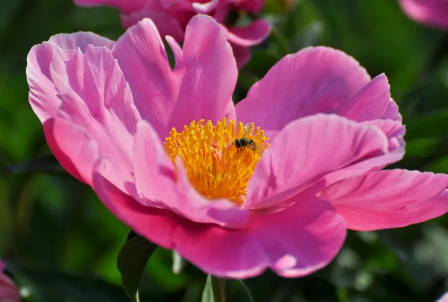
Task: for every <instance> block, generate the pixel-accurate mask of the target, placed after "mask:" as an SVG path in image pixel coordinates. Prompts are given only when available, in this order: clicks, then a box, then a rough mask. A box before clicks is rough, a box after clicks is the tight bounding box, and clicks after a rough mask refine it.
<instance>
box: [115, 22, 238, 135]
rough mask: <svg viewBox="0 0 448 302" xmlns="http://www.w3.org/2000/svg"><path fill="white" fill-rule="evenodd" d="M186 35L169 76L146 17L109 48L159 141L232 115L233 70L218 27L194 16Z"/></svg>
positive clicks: (153, 29)
mask: <svg viewBox="0 0 448 302" xmlns="http://www.w3.org/2000/svg"><path fill="white" fill-rule="evenodd" d="M185 36H186V40H185V43H184V48H183V52H182V55H180V53H178V58H177V59H178V61H177V62H176V69H175V71H174V72H173V71H172V70H171V68H170V66H169V64H168V60H167V57H166V53H165V49H164V47H163V44H162V41H161V40H160V37H159V36H158V33H157V29H156V27H155V26H154V24H153V23H152V21H151V20H149V19H145V20H143V21H141V22H139V24H138V25H136V26H134V27H132V28H131V29H129V30H128V31H127V32H126V33H125V34H124V36H123V37H121V38H120V39H119V40H118V42H117V44H116V46H115V48H114V50H113V53H114V56H115V57H116V58H117V60H118V62H119V64H120V67H121V69H122V70H123V73H124V74H125V77H126V79H127V81H128V82H129V85H130V87H131V90H132V93H133V96H134V102H135V104H136V106H137V108H138V109H139V111H140V114H141V115H142V117H143V118H144V119H145V120H147V121H148V122H149V123H150V124H151V126H153V127H154V129H155V130H156V131H157V133H158V134H159V136H160V137H165V136H167V135H168V133H169V130H170V129H171V128H172V127H175V128H176V129H178V130H181V129H183V126H184V125H187V124H189V123H190V122H191V121H192V120H199V119H206V120H212V121H214V122H216V121H217V120H220V119H222V117H223V116H227V117H228V118H234V117H235V114H234V108H233V106H232V100H231V96H232V92H233V89H234V87H235V83H236V77H237V69H236V66H235V60H234V58H233V55H232V50H231V48H230V46H229V44H228V43H227V41H226V39H225V37H224V34H223V33H222V30H221V27H220V26H219V25H218V24H217V23H216V22H215V21H214V20H213V19H212V18H210V17H208V16H197V17H194V18H193V19H192V20H191V21H190V23H189V25H188V26H187V31H186V35H185Z"/></svg>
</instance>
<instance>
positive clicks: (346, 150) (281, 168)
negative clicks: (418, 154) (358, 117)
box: [244, 114, 388, 208]
mask: <svg viewBox="0 0 448 302" xmlns="http://www.w3.org/2000/svg"><path fill="white" fill-rule="evenodd" d="M387 147H388V145H387V138H386V136H385V135H384V134H383V133H382V132H381V131H380V130H379V129H378V128H377V127H373V126H363V125H360V124H358V123H355V122H352V121H350V120H347V119H346V118H343V117H339V116H337V115H324V114H318V115H314V116H310V117H306V118H302V119H299V120H297V121H294V122H291V123H290V124H288V125H287V126H286V127H285V128H284V129H283V130H282V131H281V132H280V133H279V134H278V135H277V136H276V137H275V139H274V141H273V142H272V144H271V146H270V147H269V148H268V149H266V151H265V152H264V153H263V156H262V157H261V161H260V162H259V164H258V165H257V167H256V169H255V172H254V175H253V176H252V178H251V179H250V181H249V186H248V192H247V200H246V204H245V205H244V207H245V208H265V207H270V206H273V205H275V204H277V203H280V202H283V201H285V200H287V199H289V198H290V197H291V196H294V195H295V194H297V193H298V192H300V191H303V190H305V189H307V188H309V187H311V186H312V185H313V184H315V183H317V182H318V181H320V180H322V179H323V178H324V177H326V176H327V175H328V174H330V173H332V172H334V171H336V172H337V171H338V170H339V169H343V168H345V167H347V166H350V165H353V164H356V163H358V162H362V161H365V160H368V159H369V158H371V157H374V156H379V155H382V154H384V153H385V152H387ZM365 169H367V170H359V171H356V173H358V174H356V175H359V174H361V173H364V172H366V171H368V170H369V167H366V168H365Z"/></svg>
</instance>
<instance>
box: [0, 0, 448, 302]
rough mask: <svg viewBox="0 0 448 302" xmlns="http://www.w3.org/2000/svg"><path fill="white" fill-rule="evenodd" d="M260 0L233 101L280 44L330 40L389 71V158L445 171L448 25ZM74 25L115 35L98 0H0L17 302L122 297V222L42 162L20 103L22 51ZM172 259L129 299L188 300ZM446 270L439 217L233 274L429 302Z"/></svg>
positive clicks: (386, 2)
mask: <svg viewBox="0 0 448 302" xmlns="http://www.w3.org/2000/svg"><path fill="white" fill-rule="evenodd" d="M267 1H268V3H267V4H266V8H265V10H264V17H265V18H267V19H268V20H269V21H270V22H271V23H272V24H273V25H274V27H273V32H272V34H271V36H270V38H269V40H268V41H266V42H265V43H263V44H262V45H260V46H258V47H256V48H254V49H253V50H254V52H253V58H252V60H251V61H250V63H249V64H248V65H247V66H246V67H245V68H244V69H243V70H241V72H240V76H239V81H238V88H237V90H236V92H235V101H238V100H240V99H242V98H243V97H244V96H245V94H246V92H247V90H248V88H249V87H250V86H251V85H252V84H253V83H254V82H255V81H257V80H259V79H260V78H261V77H262V76H263V75H264V74H265V73H266V71H267V70H268V69H269V68H270V67H271V66H272V65H273V64H275V63H276V62H277V61H278V60H279V59H280V58H282V57H283V56H284V55H286V54H288V53H293V52H296V51H298V50H299V49H301V48H304V47H306V46H310V45H327V46H332V47H335V48H338V49H341V50H343V51H345V52H346V53H348V54H350V55H352V56H354V57H355V58H356V59H357V60H359V61H360V63H361V65H363V66H364V67H366V68H367V70H368V71H369V73H370V74H371V75H372V76H376V75H378V74H380V73H383V72H384V73H386V75H387V76H388V78H389V81H390V84H391V87H392V88H391V89H392V96H393V98H394V99H395V100H396V101H397V102H398V103H399V105H400V108H401V112H402V114H403V116H404V122H405V124H406V125H407V135H406V141H407V154H406V156H405V159H404V160H403V161H402V162H400V163H399V164H398V165H396V166H397V167H403V168H407V169H419V170H427V171H434V172H444V173H448V152H447V150H448V60H447V54H448V33H444V32H442V31H437V30H434V29H431V28H427V27H424V26H422V25H419V24H416V23H414V22H412V21H411V20H409V19H408V18H407V17H406V16H405V15H404V14H403V12H402V11H401V10H400V8H399V6H398V4H397V2H396V1H395V0H336V1H335V0H301V1H297V2H296V3H294V4H293V6H292V8H291V9H290V10H287V9H286V8H285V5H284V2H281V0H267ZM75 31H93V32H96V33H98V34H100V35H103V36H106V37H109V38H112V39H116V38H117V37H119V36H120V35H121V34H122V32H123V29H122V28H121V25H120V23H119V13H118V12H117V11H115V10H114V9H111V8H81V7H76V6H74V5H73V4H72V2H71V1H69V0H39V1H36V0H2V1H0V165H1V171H0V253H1V255H2V258H4V259H7V264H8V266H9V269H10V271H11V272H13V273H14V277H15V279H16V281H17V282H18V283H19V284H20V287H21V291H22V294H23V295H24V296H26V298H25V299H24V301H36V302H47V301H73V302H97V301H100V302H101V301H108V302H118V301H128V300H127V298H126V296H125V295H124V293H123V291H122V289H121V288H120V287H119V284H120V275H119V273H118V270H117V269H116V256H117V254H118V252H119V250H120V248H121V246H122V245H123V243H124V242H125V240H126V236H127V234H128V233H129V228H128V227H126V226H125V225H123V224H122V223H120V222H119V221H118V220H117V219H116V218H115V217H113V216H112V214H110V213H109V212H108V211H107V210H106V209H105V208H104V207H103V206H102V204H101V203H100V202H99V201H98V199H97V198H96V196H95V195H94V194H93V193H92V191H91V190H90V188H89V187H87V186H85V185H83V184H81V183H79V182H78V181H76V180H74V179H73V178H71V177H70V176H68V175H65V174H64V173H62V171H61V170H60V168H59V167H58V166H57V164H56V163H54V162H53V161H52V159H51V157H49V156H48V155H50V154H51V152H50V150H49V149H48V147H47V145H46V142H45V139H44V136H43V133H42V127H41V124H40V122H39V121H38V119H37V118H36V116H35V115H34V113H33V112H32V110H31V108H30V106H29V104H28V97H27V94H28V86H27V83H26V76H25V67H26V56H27V53H28V51H29V50H30V48H31V47H32V46H33V45H35V44H38V43H41V42H42V41H45V40H48V38H49V37H50V36H51V35H53V34H56V33H61V32H66V33H68V32H75ZM304 248H306V247H304ZM171 265H172V256H171V252H170V251H165V250H162V249H158V250H157V251H156V252H155V254H154V255H153V256H152V258H151V261H150V263H149V264H148V267H147V270H146V272H145V275H144V278H143V280H142V286H141V288H142V292H143V297H142V302H145V301H156V302H157V301H182V302H189V301H191V302H194V301H199V300H200V296H201V291H202V288H203V286H204V282H205V275H204V274H203V273H201V272H200V271H199V270H198V269H196V268H194V267H193V266H191V265H189V266H187V268H186V270H185V271H184V272H183V273H182V274H180V275H174V274H173V273H172V270H171ZM447 276H448V216H447V215H445V217H441V218H438V219H436V220H433V221H429V222H426V223H423V224H420V225H415V226H411V227H408V228H404V229H395V230H386V231H381V232H368V233H356V232H349V235H348V238H347V241H346V243H345V246H344V248H343V249H342V251H341V253H340V254H339V256H338V257H337V258H336V260H335V261H333V263H331V265H329V266H328V267H326V268H325V269H323V270H321V271H319V272H318V273H316V274H313V275H311V276H308V277H305V278H300V279H283V278H280V277H278V276H276V275H275V274H273V273H270V272H267V273H265V274H264V275H262V276H260V277H257V278H253V279H249V280H247V281H246V285H247V286H248V287H249V288H250V289H251V291H252V294H253V296H254V299H255V301H257V302H281V301H285V302H299V301H300V302H302V301H303V302H304V301H310V302H311V301H313V302H314V301H315V302H318V301H319V302H324V301H325V302H326V301H328V302H330V301H340V302H347V301H350V302H352V301H353V302H371V301H372V302H373V301H386V302H387V301H390V302H400V301H403V302H414V301H415V302H425V301H428V302H429V301H434V300H435V299H436V298H437V297H439V296H440V295H441V294H442V293H443V292H444V291H446V290H448V278H447ZM229 288H230V290H231V292H232V294H231V295H230V297H229V298H230V299H229V301H243V302H244V301H249V300H248V299H247V298H246V295H245V293H244V289H243V287H242V285H241V284H240V283H239V282H238V281H232V282H230V285H229Z"/></svg>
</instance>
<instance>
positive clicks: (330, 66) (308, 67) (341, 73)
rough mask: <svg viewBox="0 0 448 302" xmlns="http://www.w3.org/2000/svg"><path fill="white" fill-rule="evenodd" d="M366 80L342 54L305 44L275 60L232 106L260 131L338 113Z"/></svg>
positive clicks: (363, 71)
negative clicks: (314, 116)
mask: <svg viewBox="0 0 448 302" xmlns="http://www.w3.org/2000/svg"><path fill="white" fill-rule="evenodd" d="M369 81H370V77H369V75H368V74H367V73H366V71H365V69H364V68H362V67H360V66H359V63H358V62H357V61H355V60H354V59H353V58H352V57H350V56H348V55H346V54H345V53H343V52H341V51H338V50H334V49H331V48H327V47H309V48H306V49H304V50H301V51H299V52H298V53H296V54H294V55H289V56H286V57H285V58H283V59H282V60H281V61H280V62H278V63H277V64H276V65H275V66H274V67H272V68H271V70H270V71H269V72H268V73H267V74H266V76H265V77H264V78H263V79H261V80H260V81H259V82H257V83H256V84H255V85H254V86H252V88H251V89H250V91H249V93H248V96H247V98H246V99H244V100H243V101H241V102H240V103H238V105H237V106H236V112H237V118H238V120H239V121H242V122H244V123H246V122H254V123H255V124H256V125H257V126H260V127H261V128H262V129H264V130H268V131H274V132H275V131H280V130H281V129H282V128H283V127H284V126H285V125H287V124H288V123H289V122H291V121H293V120H295V119H298V118H300V117H304V116H307V115H313V114H316V113H336V114H337V113H338V112H339V110H340V109H341V108H343V107H344V105H345V103H346V102H350V100H351V99H352V98H353V97H354V96H355V95H356V93H358V91H359V90H360V89H361V88H363V87H364V86H365V85H366V84H367V83H368V82H369Z"/></svg>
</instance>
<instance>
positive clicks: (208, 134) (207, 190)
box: [163, 118, 269, 205]
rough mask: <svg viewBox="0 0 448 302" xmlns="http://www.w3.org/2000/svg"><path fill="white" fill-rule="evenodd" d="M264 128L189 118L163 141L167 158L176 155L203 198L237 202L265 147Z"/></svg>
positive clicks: (224, 119) (251, 124) (174, 160)
mask: <svg viewBox="0 0 448 302" xmlns="http://www.w3.org/2000/svg"><path fill="white" fill-rule="evenodd" d="M268 139H269V138H268V137H265V136H264V131H263V130H260V128H259V127H257V128H256V129H255V128H254V124H253V123H248V124H246V125H245V126H244V125H243V123H241V122H239V123H238V124H236V121H235V120H231V121H229V122H227V120H226V118H223V119H222V120H221V121H219V122H217V124H216V126H214V125H213V123H212V122H211V121H208V122H206V123H204V120H200V121H198V122H197V123H196V121H192V122H191V123H190V125H188V126H184V130H183V131H182V132H180V133H178V132H177V131H176V129H174V128H173V129H172V130H171V132H170V135H169V136H168V137H167V138H166V139H165V142H164V144H163V146H164V148H165V151H166V152H167V153H168V156H169V158H170V159H171V161H173V162H174V164H176V166H177V163H176V160H177V159H178V158H181V159H182V164H183V166H184V168H185V172H186V174H187V177H188V179H189V181H190V183H191V184H192V185H193V186H194V187H195V189H196V190H197V191H198V192H199V193H201V194H202V195H204V196H205V197H207V198H210V199H215V198H228V199H230V200H231V201H232V202H233V203H234V204H236V205H241V204H242V203H243V202H244V197H245V196H246V192H247V185H248V183H249V179H250V177H251V176H252V174H253V173H254V170H255V167H256V165H257V163H258V162H259V161H260V158H261V155H262V154H263V152H264V150H266V148H267V147H268V146H269V144H268V143H266V141H267V140H268Z"/></svg>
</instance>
